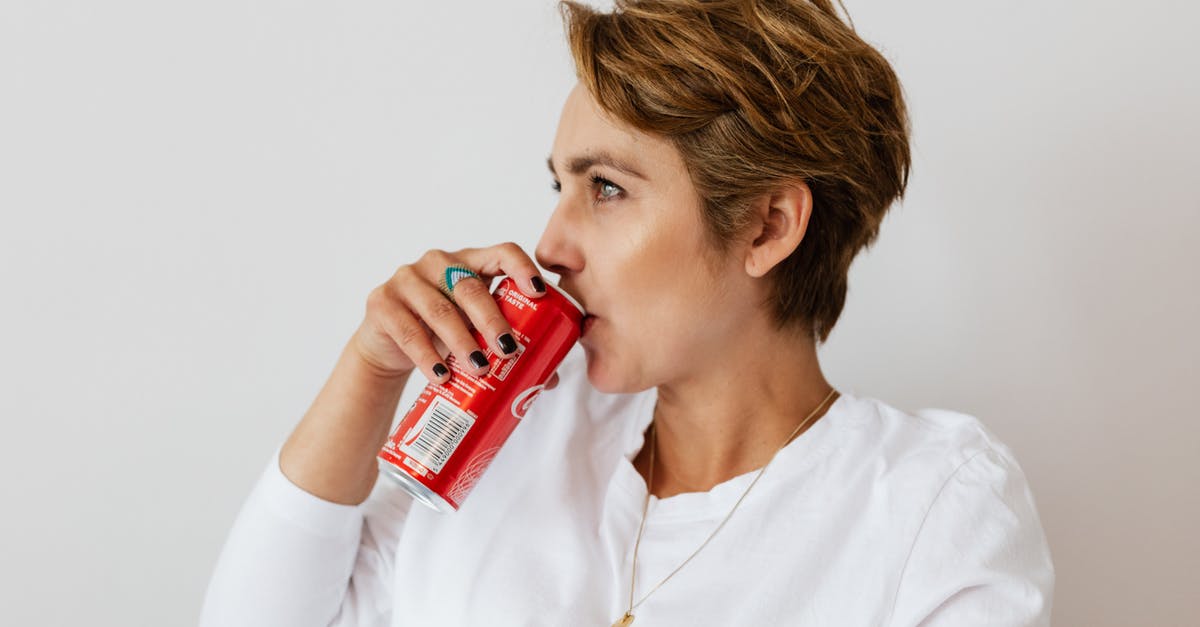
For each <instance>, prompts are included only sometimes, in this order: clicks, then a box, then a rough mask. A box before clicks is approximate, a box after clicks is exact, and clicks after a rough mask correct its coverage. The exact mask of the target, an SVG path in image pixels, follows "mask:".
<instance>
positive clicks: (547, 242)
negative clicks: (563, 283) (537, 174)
mask: <svg viewBox="0 0 1200 627" xmlns="http://www.w3.org/2000/svg"><path fill="white" fill-rule="evenodd" d="M569 214H570V210H569V208H568V207H566V206H565V203H564V202H561V201H560V202H559V204H558V206H557V207H555V208H554V213H552V214H550V219H549V220H548V221H547V222H546V228H545V229H544V230H543V231H542V237H541V239H539V240H538V243H537V247H536V248H535V249H534V252H533V256H534V259H535V260H536V261H537V263H538V265H539V266H541V267H542V268H545V269H546V270H547V271H549V272H553V273H555V274H559V275H562V274H566V273H569V272H579V271H580V270H582V269H583V254H582V251H581V249H580V245H579V241H578V238H579V229H578V228H573V226H572V224H571V223H570V219H569V218H570V216H569Z"/></svg>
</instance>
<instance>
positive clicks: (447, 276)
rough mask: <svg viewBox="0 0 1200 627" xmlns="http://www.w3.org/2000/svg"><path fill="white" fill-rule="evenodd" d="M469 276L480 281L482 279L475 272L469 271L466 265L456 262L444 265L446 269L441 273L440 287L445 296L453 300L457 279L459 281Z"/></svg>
mask: <svg viewBox="0 0 1200 627" xmlns="http://www.w3.org/2000/svg"><path fill="white" fill-rule="evenodd" d="M469 276H473V277H475V278H477V279H479V280H481V281H482V280H483V279H482V278H481V277H480V276H479V275H478V274H475V273H474V272H472V271H471V269H470V268H467V267H466V266H461V265H458V264H455V265H452V266H446V271H445V272H443V273H442V280H441V285H440V287H441V289H442V293H443V294H445V295H446V297H447V298H449V299H450V300H452V301H453V300H454V286H455V284H457V283H458V282H459V281H461V280H463V279H465V278H467V277H469Z"/></svg>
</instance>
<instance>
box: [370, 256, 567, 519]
mask: <svg viewBox="0 0 1200 627" xmlns="http://www.w3.org/2000/svg"><path fill="white" fill-rule="evenodd" d="M546 285H547V288H548V289H547V290H546V295H545V296H542V297H541V298H538V299H532V298H529V297H528V296H526V295H525V294H523V293H521V291H520V290H519V289H517V284H516V281H514V280H513V279H512V278H511V277H504V279H503V280H502V281H500V284H499V285H497V286H496V289H495V290H494V291H493V292H492V297H493V298H494V299H495V300H496V304H497V305H499V307H500V312H501V313H502V314H504V317H505V319H507V320H508V323H509V325H510V326H512V330H513V331H512V335H513V339H515V340H516V342H517V352H516V355H515V356H514V357H511V358H508V359H502V358H499V357H496V356H495V353H494V352H493V351H492V349H491V348H488V350H487V353H486V354H487V357H488V361H489V362H490V363H491V364H492V367H491V370H489V371H488V373H487V374H485V375H484V376H483V377H477V376H475V375H473V374H472V373H470V372H468V371H466V370H464V369H463V368H462V366H461V365H459V363H458V359H457V357H456V356H455V355H454V354H453V353H451V354H450V356H449V357H448V358H447V359H446V365H447V366H448V367H449V368H450V371H451V376H450V379H449V380H448V381H447V382H446V383H432V382H431V383H430V384H429V385H427V386H425V389H424V390H422V391H421V395H420V396H419V397H417V400H415V401H413V404H412V406H411V407H409V408H408V411H407V412H406V413H405V415H404V418H403V419H402V420H400V422H399V424H397V425H396V428H395V429H394V430H393V431H392V433H391V435H389V436H388V439H387V442H386V443H385V444H384V446H383V448H382V449H381V450H380V451H379V455H378V458H379V470H380V472H381V473H382V474H384V475H386V476H388V477H390V478H391V479H393V480H394V481H396V482H398V483H399V484H400V485H401V486H403V487H404V488H405V489H406V490H407V491H408V492H409V493H411V494H412V495H413V497H414V498H416V499H417V500H418V501H420V502H422V503H424V504H425V505H428V506H429V507H432V508H433V509H434V510H437V511H439V512H450V511H456V510H458V508H459V507H460V506H461V505H462V502H463V500H464V499H465V498H466V497H467V494H468V493H470V491H471V489H472V488H474V487H475V483H476V482H477V481H478V480H479V477H480V476H482V475H483V472H484V471H485V470H487V467H488V466H489V465H490V464H491V462H492V459H493V458H494V457H495V456H496V453H498V452H499V451H500V447H501V446H503V445H504V442H505V440H507V439H508V436H509V435H511V434H512V432H513V429H515V428H516V427H517V425H518V424H519V423H520V422H521V419H522V418H524V417H525V412H527V411H529V408H530V407H531V406H532V405H533V401H534V400H535V399H536V398H537V396H538V394H539V393H540V392H541V391H542V389H543V388H544V387H545V386H546V382H547V381H549V380H550V377H551V376H552V375H553V374H554V370H555V369H556V368H558V365H559V363H561V362H562V360H563V358H564V357H566V356H567V353H568V352H569V351H570V350H571V347H573V346H574V345H575V342H576V341H578V340H579V336H580V334H581V332H582V328H583V327H582V324H583V318H584V314H585V312H584V311H583V307H582V306H580V305H579V303H578V302H577V301H576V300H575V299H574V298H571V296H570V295H568V294H567V293H566V292H563V291H562V290H560V289H559V288H558V286H556V285H552V284H550V283H547V284H546ZM471 333H472V335H474V336H475V341H476V342H477V343H478V344H479V345H480V346H488V345H489V344H488V342H486V341H485V340H484V338H483V335H482V334H481V333H480V332H479V330H477V329H474V328H472V329H471Z"/></svg>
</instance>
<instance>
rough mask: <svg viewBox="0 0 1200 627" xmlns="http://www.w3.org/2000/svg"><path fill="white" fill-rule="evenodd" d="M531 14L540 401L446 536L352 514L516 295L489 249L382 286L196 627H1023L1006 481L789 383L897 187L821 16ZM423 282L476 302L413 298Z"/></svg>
mask: <svg viewBox="0 0 1200 627" xmlns="http://www.w3.org/2000/svg"><path fill="white" fill-rule="evenodd" d="M563 8H564V17H565V18H566V24H567V27H568V33H569V40H570V45H571V50H572V53H573V55H574V60H575V64H576V68H577V73H578V77H579V84H578V85H576V86H575V88H574V89H573V90H572V91H571V92H570V94H569V95H568V97H567V99H566V103H565V105H564V107H563V111H562V115H561V118H560V120H559V126H558V131H557V134H556V136H555V139H554V145H553V148H552V151H551V156H550V158H549V162H548V165H549V167H550V170H551V172H552V174H553V176H554V185H555V188H556V189H558V190H559V192H560V197H559V202H558V205H557V207H556V208H555V210H554V213H553V214H552V215H551V217H550V220H549V222H548V224H547V225H546V227H545V231H544V233H543V234H542V237H541V240H540V241H539V243H538V245H537V249H536V251H535V257H536V259H537V262H538V264H540V265H541V266H542V267H543V268H545V269H547V270H549V271H551V272H554V273H557V274H559V275H560V276H561V280H560V282H559V286H560V287H561V288H562V289H563V290H565V291H567V292H568V293H570V294H571V295H573V296H574V297H575V298H576V299H577V300H579V301H580V302H581V303H582V304H583V306H584V308H585V309H586V310H587V311H588V312H589V313H590V314H592V316H593V317H592V319H591V320H590V322H588V323H587V327H586V332H585V334H584V335H583V337H582V338H581V340H580V343H579V346H577V347H576V348H575V349H573V350H572V352H571V353H570V354H568V357H567V359H566V360H564V362H563V363H562V365H561V366H560V368H559V372H558V374H557V375H556V379H557V378H561V381H558V386H557V387H556V388H554V390H553V391H546V392H545V393H543V394H542V395H541V397H540V398H539V400H538V401H537V403H536V404H535V406H534V407H533V408H532V409H531V410H530V412H529V414H528V415H527V417H526V419H525V420H524V421H523V422H522V424H521V427H520V428H519V429H517V430H516V431H515V432H514V434H513V436H512V437H511V438H510V440H509V441H508V443H507V444H506V446H505V448H504V449H503V450H502V451H501V452H500V454H499V455H498V456H497V457H496V458H495V460H494V461H493V463H492V466H491V467H490V468H489V469H488V471H487V473H486V474H485V475H484V476H483V478H482V479H481V480H480V481H479V483H478V484H477V485H476V487H475V489H474V491H473V492H472V493H471V496H470V498H469V499H467V500H466V502H465V503H464V504H463V506H462V508H461V509H460V510H459V511H458V512H456V513H454V514H452V515H440V514H436V513H434V512H433V511H432V510H429V509H426V508H424V507H422V506H419V505H418V506H415V507H414V506H413V505H412V500H411V499H410V498H409V497H408V496H407V495H406V494H405V493H404V492H403V491H402V490H400V489H399V488H398V487H397V486H396V485H394V484H392V483H391V482H390V481H388V480H383V481H376V478H377V476H378V472H377V466H376V458H375V455H376V453H377V452H378V451H379V449H380V448H381V446H382V444H383V441H384V439H385V437H386V436H387V434H388V431H389V430H390V427H391V424H392V420H393V417H394V415H395V413H396V409H397V404H398V400H399V398H400V396H401V392H402V390H403V388H404V386H405V384H406V382H407V380H408V378H409V375H410V374H411V373H412V372H413V371H414V370H416V369H419V370H420V371H421V372H422V374H424V375H425V377H426V378H427V379H429V380H430V381H436V382H443V383H444V382H446V381H447V380H448V379H449V378H451V377H452V376H453V374H451V373H449V372H448V371H447V368H446V367H445V364H444V360H445V357H446V356H447V355H448V354H449V353H451V352H453V353H454V354H455V355H456V360H457V362H458V363H460V364H469V363H472V361H474V363H475V364H476V365H477V369H476V371H475V373H476V374H483V373H486V372H487V371H488V368H490V367H491V366H492V365H493V364H494V363H495V361H496V360H499V359H508V358H511V356H510V355H509V354H508V353H507V352H506V350H505V349H506V347H508V348H511V339H512V338H511V337H510V336H507V335H506V334H507V333H508V332H509V331H511V328H510V327H508V325H507V322H506V321H505V319H504V318H503V316H501V315H500V314H499V311H498V309H497V307H496V305H495V303H494V301H493V300H492V298H491V296H490V294H489V281H490V280H491V279H492V278H494V277H496V276H499V275H510V276H513V277H514V278H517V279H518V283H519V285H520V287H521V289H522V290H523V291H525V293H526V294H528V295H529V296H530V297H533V298H538V297H540V296H542V295H544V293H545V292H544V290H545V285H544V284H543V282H542V279H541V277H540V274H539V271H538V269H537V266H535V264H534V261H533V260H532V259H530V257H529V255H528V254H526V252H525V251H523V250H521V249H520V248H518V247H516V246H515V245H512V244H501V245H498V246H492V247H486V248H472V249H466V250H461V251H457V252H455V253H447V252H443V251H439V250H432V251H429V252H427V253H426V254H425V255H423V256H422V257H421V258H420V259H419V260H417V261H416V262H414V263H413V264H411V265H406V266H404V267H401V268H400V269H399V270H398V271H397V272H396V274H395V275H394V276H393V277H392V278H391V279H390V280H389V281H388V282H386V283H385V284H383V285H381V286H379V287H378V288H377V289H375V290H374V291H373V292H372V293H371V295H370V297H369V298H368V301H367V311H366V316H365V319H364V321H363V323H362V325H361V326H360V327H359V329H358V330H357V331H356V333H355V334H354V336H353V337H352V338H351V340H350V342H349V343H348V344H347V345H346V348H345V350H344V351H343V353H342V355H341V357H340V359H339V361H338V364H337V366H336V367H335V369H334V372H333V374H332V375H331V377H330V379H329V381H328V383H327V384H326V385H325V387H324V388H323V389H322V390H321V392H320V394H319V395H318V397H317V399H316V400H315V402H314V403H313V405H312V407H311V408H310V409H309V411H308V412H307V413H306V415H305V416H304V417H303V419H302V420H301V422H300V423H299V425H298V426H297V427H296V429H295V430H294V432H293V433H292V434H291V436H290V437H288V438H287V440H286V441H285V442H284V443H283V445H282V446H281V448H280V449H279V450H277V451H276V455H275V456H274V457H273V458H272V459H271V461H270V463H269V464H268V466H267V468H266V470H265V471H264V473H263V476H262V477H261V479H260V480H259V483H258V485H257V486H256V487H255V490H254V492H253V493H252V494H251V497H250V498H249V500H248V501H247V503H246V504H245V505H244V506H243V509H242V512H241V513H240V514H239V517H238V519H237V521H236V523H235V525H234V528H233V531H232V533H231V534H230V537H229V540H228V541H227V543H226V546H225V548H224V550H223V553H222V555H221V558H220V562H219V563H218V566H217V569H216V572H215V574H214V576H213V580H212V582H211V584H210V587H209V591H208V596H207V598H206V603H205V609H204V615H203V617H202V619H201V623H202V624H204V625H255V626H258V627H262V626H264V625H327V624H336V625H608V624H619V625H629V624H632V623H633V622H634V621H636V622H637V624H639V625H813V626H817V625H820V626H828V625H894V626H904V625H955V626H960V625H1045V624H1048V623H1049V615H1050V608H1051V597H1052V590H1053V582H1054V573H1053V567H1052V564H1051V561H1050V555H1049V551H1048V549H1047V546H1046V541H1045V537H1044V534H1043V532H1042V529H1041V526H1040V523H1039V521H1038V517H1037V513H1036V510H1035V507H1034V503H1033V500H1032V496H1031V494H1030V491H1029V488H1028V486H1027V484H1026V481H1025V478H1024V476H1023V474H1022V473H1021V470H1020V468H1019V466H1018V465H1017V463H1016V461H1015V460H1014V459H1013V457H1012V454H1011V452H1010V451H1009V450H1008V448H1007V447H1005V446H1004V445H1003V444H1002V443H1000V442H999V441H997V440H996V438H995V437H994V436H992V435H991V433H990V432H989V431H987V429H986V428H984V427H983V426H982V424H981V423H980V422H979V421H978V420H977V419H975V418H974V417H971V416H967V415H964V414H960V413H956V412H950V411H939V410H926V411H922V412H917V413H916V414H911V415H910V414H906V413H904V412H902V411H900V410H897V409H895V408H893V407H891V406H888V405H887V404H885V403H883V402H881V401H878V400H875V399H871V398H868V397H861V398H860V397H856V396H854V395H852V394H848V393H846V392H845V391H843V390H838V389H836V388H835V387H834V386H832V385H831V384H830V383H829V382H827V381H826V380H825V378H824V376H823V375H822V373H821V369H820V366H819V364H818V360H817V354H816V346H817V344H818V343H820V342H824V341H825V340H826V339H827V337H828V336H829V333H830V331H831V330H832V328H833V326H834V324H835V322H836V321H837V318H838V315H839V314H840V312H841V309H842V305H843V303H844V300H845V294H846V279H847V273H848V270H849V266H850V263H851V261H852V260H853V258H854V256H855V255H856V254H857V252H858V251H859V250H861V249H862V248H863V247H865V246H867V245H869V244H870V243H871V242H872V241H873V240H874V238H875V236H876V234H877V232H878V228H879V224H880V222H881V221H882V218H883V216H884V214H885V212H886V210H887V208H888V207H889V206H890V204H891V203H892V202H893V201H894V200H895V199H897V198H900V197H902V195H903V191H904V187H905V185H906V183H907V176H908V168H909V165H910V157H909V148H908V128H907V127H908V121H907V117H906V113H905V108H904V103H903V99H902V94H901V90H900V86H899V83H898V82H897V80H896V77H895V75H894V73H893V72H892V70H891V68H890V67H889V65H888V64H887V62H886V61H885V60H884V59H883V58H882V57H881V56H880V55H879V53H878V52H877V51H875V50H874V49H872V48H871V47H870V46H868V45H867V44H865V43H864V42H863V41H862V40H861V39H859V38H858V36H857V35H856V34H855V33H854V31H853V30H852V28H850V27H847V26H846V25H845V24H843V23H842V21H841V20H840V19H839V18H838V16H837V13H836V11H835V10H834V9H833V7H832V5H831V4H830V3H829V2H828V0H823V1H817V2H812V3H807V2H798V1H787V2H785V1H783V0H775V1H766V0H760V1H757V2H755V1H741V2H735V1H724V2H720V1H718V2H700V1H695V0H689V1H680V0H670V1H668V0H654V1H644V2H633V1H630V2H618V3H617V7H616V9H615V10H614V12H613V13H612V14H598V13H596V12H594V11H592V10H590V9H588V8H585V7H582V6H579V5H577V4H574V3H571V2H566V3H563ZM454 264H461V265H464V266H466V267H467V268H469V269H471V270H474V271H475V272H477V273H478V274H479V275H480V276H481V278H478V279H477V278H471V277H468V278H465V279H463V280H461V281H460V282H459V283H456V284H455V285H454V286H453V287H452V291H450V292H449V293H447V292H446V291H444V290H442V289H440V288H439V287H437V283H438V278H439V277H440V276H442V274H443V273H444V271H445V269H446V268H447V267H448V266H450V265H454ZM469 324H470V325H474V326H475V327H476V328H478V329H480V330H481V332H483V333H484V336H485V337H488V338H494V339H493V340H492V341H491V343H490V344H489V345H488V346H477V345H475V342H474V339H473V337H472V335H471V334H470V332H469V330H468V325H469ZM578 349H582V350H578ZM489 355H491V356H492V359H491V360H489V359H488V356H489ZM768 467H769V471H768Z"/></svg>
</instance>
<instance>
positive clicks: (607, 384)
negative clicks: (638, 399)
mask: <svg viewBox="0 0 1200 627" xmlns="http://www.w3.org/2000/svg"><path fill="white" fill-rule="evenodd" d="M584 354H585V355H586V356H587V378H588V383H590V384H592V387H593V388H595V389H596V390H597V391H600V392H604V393H605V394H627V393H629V392H632V391H636V390H633V389H632V388H630V386H629V381H627V380H626V378H625V377H624V376H623V375H624V374H626V373H625V372H623V371H620V370H619V369H618V370H615V371H614V370H613V369H612V368H611V366H612V364H611V363H610V362H608V361H606V360H604V358H602V357H600V356H599V355H598V354H597V353H596V352H595V351H594V350H591V349H586V348H585V349H584Z"/></svg>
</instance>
